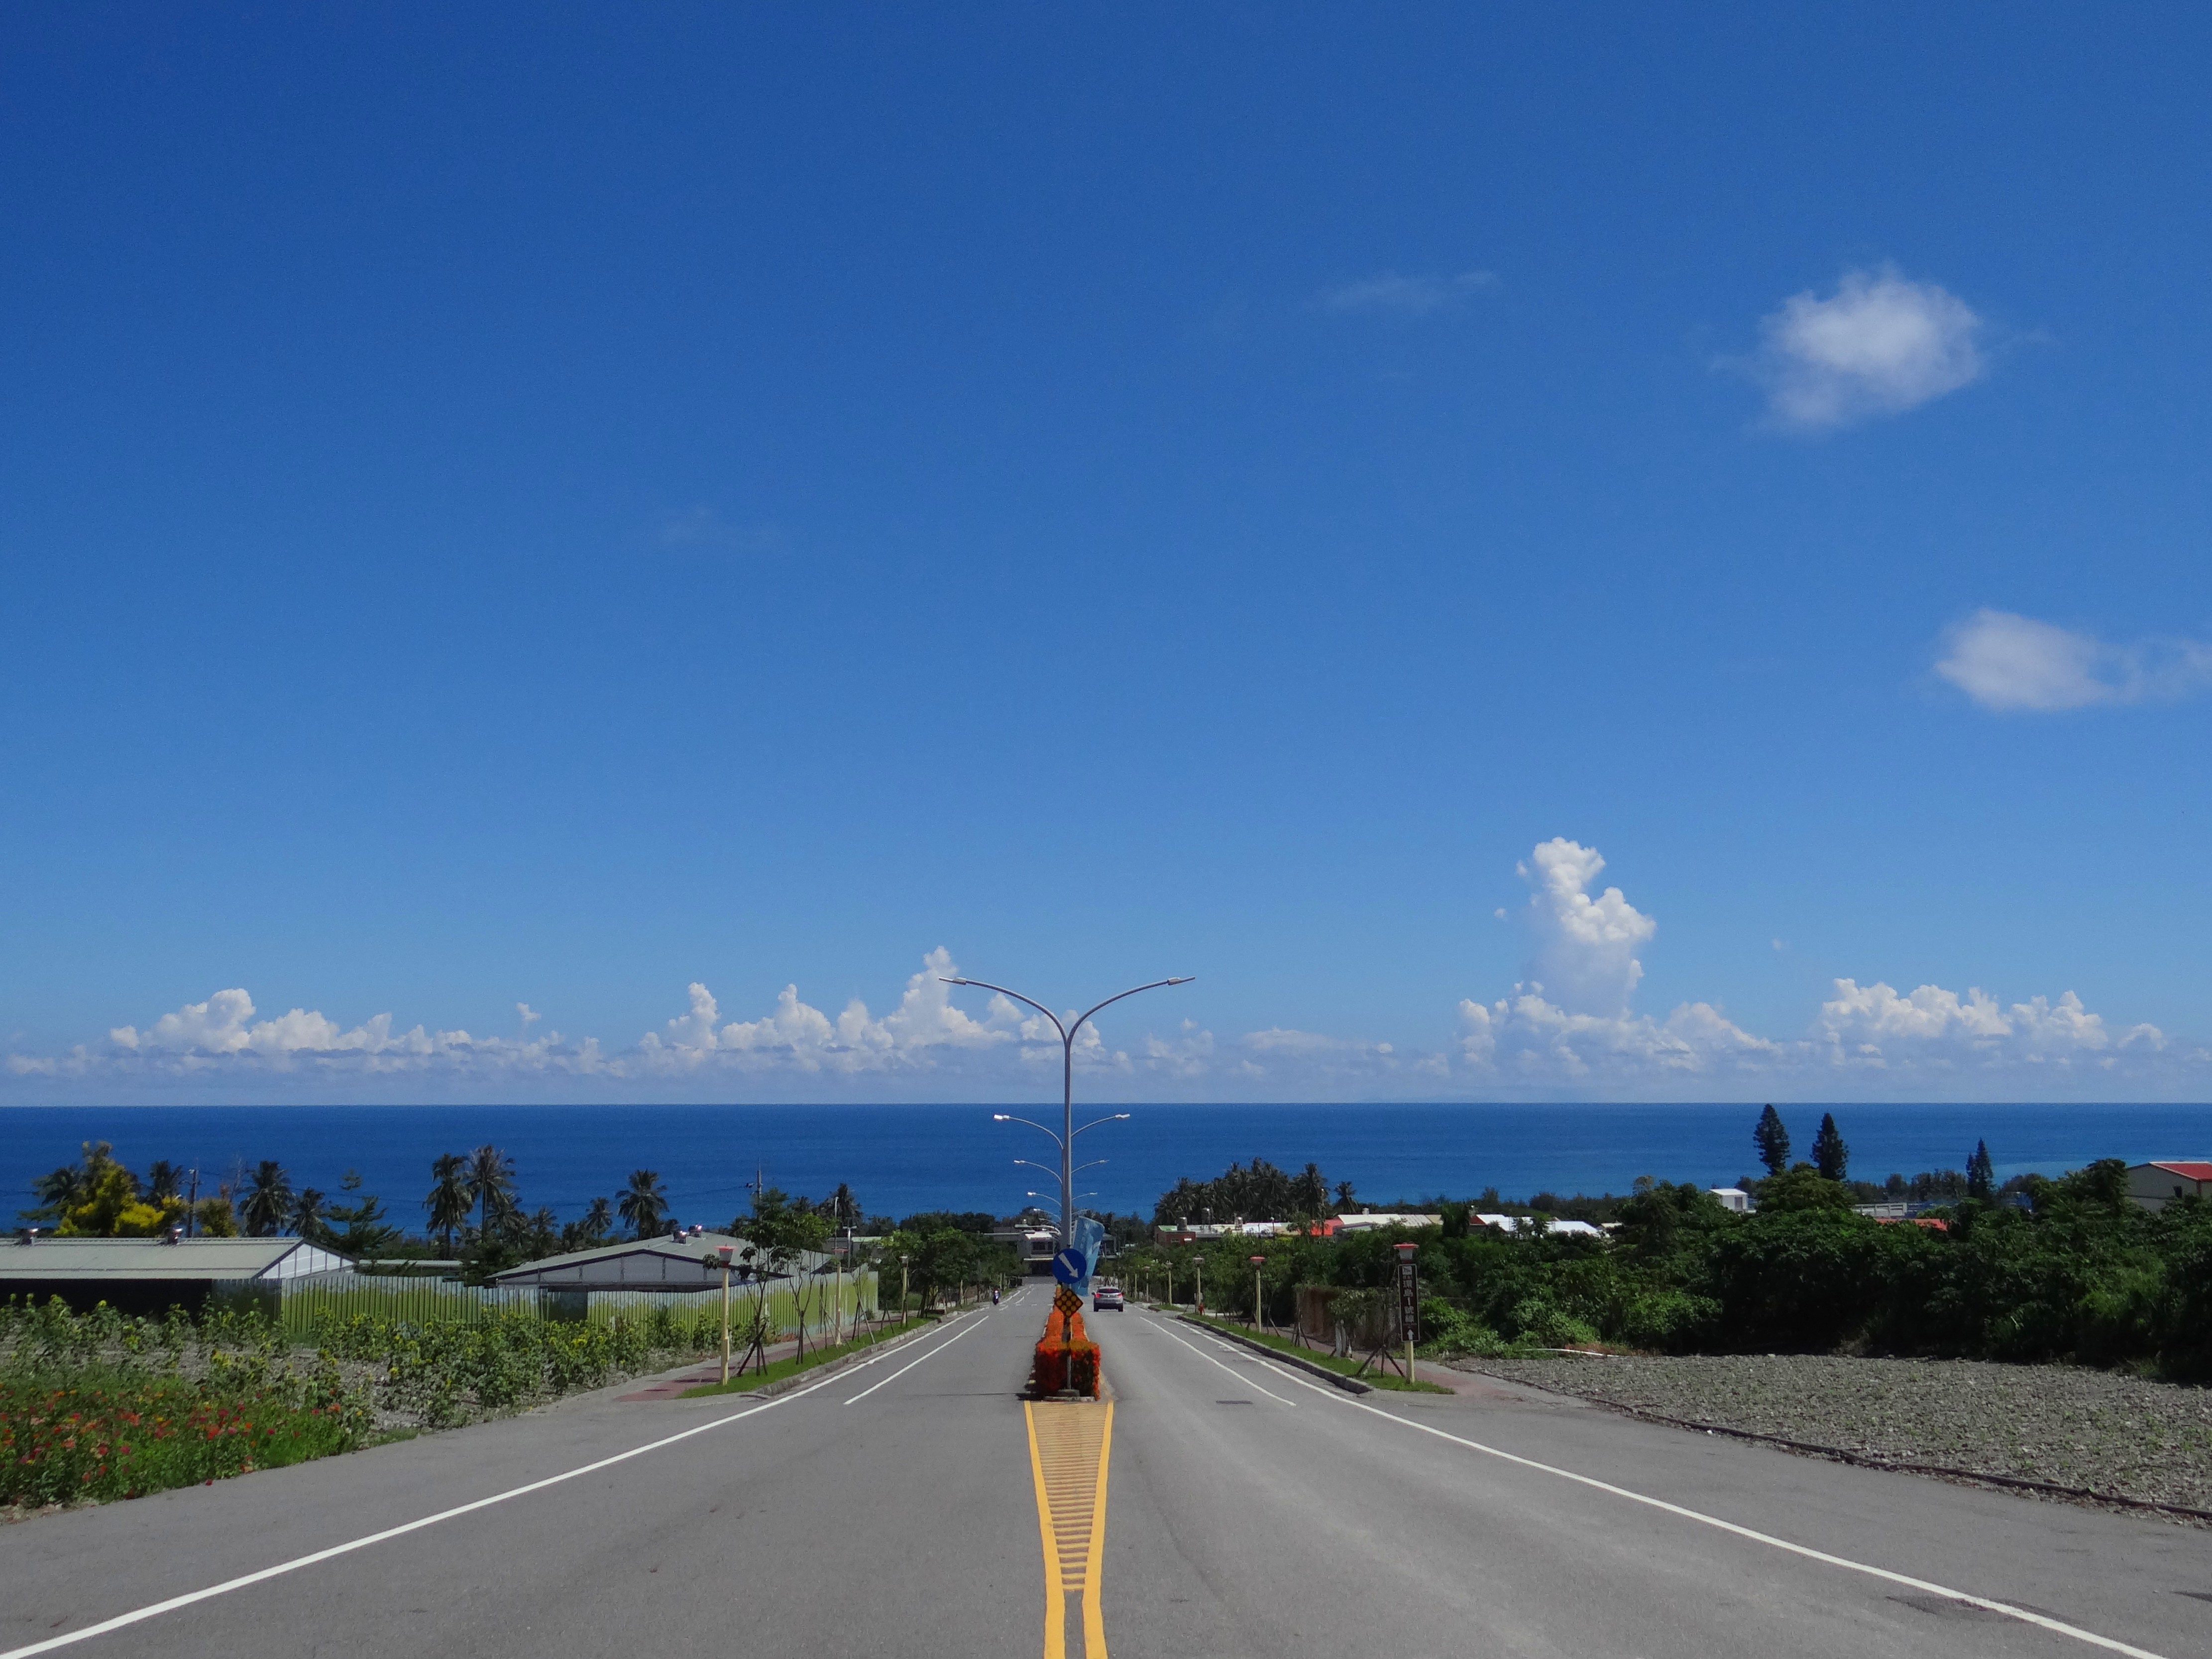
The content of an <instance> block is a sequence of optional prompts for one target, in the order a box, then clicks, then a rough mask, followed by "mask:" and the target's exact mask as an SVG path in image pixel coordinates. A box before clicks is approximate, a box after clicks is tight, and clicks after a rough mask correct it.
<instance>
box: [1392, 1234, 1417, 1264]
mask: <svg viewBox="0 0 2212 1659" xmlns="http://www.w3.org/2000/svg"><path fill="white" fill-rule="evenodd" d="M1394 1248H1395V1249H1396V1250H1397V1252H1398V1260H1399V1261H1412V1260H1413V1252H1414V1251H1416V1250H1418V1249H1420V1248H1421V1247H1420V1246H1419V1245H1418V1244H1416V1243H1413V1240H1411V1239H1407V1241H1406V1242H1405V1243H1402V1244H1399V1245H1396V1246H1395V1247H1394Z"/></svg>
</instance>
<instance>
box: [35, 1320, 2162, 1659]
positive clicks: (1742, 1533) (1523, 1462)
mask: <svg viewBox="0 0 2212 1659" xmlns="http://www.w3.org/2000/svg"><path fill="white" fill-rule="evenodd" d="M1259 1363H1260V1364H1262V1365H1265V1366H1266V1367H1267V1370H1271V1371H1273V1372H1275V1373H1276V1374H1277V1375H1278V1376H1281V1377H1283V1378H1284V1379H1285V1381H1286V1382H1291V1383H1297V1384H1298V1386H1299V1387H1301V1388H1306V1389H1313V1390H1314V1391H1315V1392H1316V1394H1323V1395H1333V1396H1334V1398H1335V1400H1336V1401H1337V1403H1339V1404H1340V1405H1345V1406H1350V1407H1352V1408H1353V1409H1355V1410H1358V1411H1363V1412H1365V1413H1368V1414H1369V1415H1370V1416H1372V1417H1379V1418H1381V1419H1383V1420H1384V1421H1385V1422H1389V1423H1395V1424H1397V1425H1399V1426H1400V1427H1401V1428H1407V1429H1419V1431H1421V1432H1422V1433H1423V1434H1432V1435H1434V1436H1436V1437H1437V1439H1439V1440H1449V1441H1450V1442H1451V1443H1453V1444H1454V1445H1457V1446H1465V1447H1468V1448H1469V1449H1471V1450H1474V1451H1479V1452H1481V1453H1483V1454H1484V1455H1486V1456H1489V1457H1495V1458H1499V1459H1501V1460H1503V1461H1504V1462H1508V1463H1517V1464H1519V1465H1520V1466H1521V1467H1522V1468H1524V1469H1534V1470H1537V1471H1538V1472H1540V1473H1541V1474H1555V1475H1557V1476H1559V1479H1560V1480H1571V1481H1573V1482H1575V1483H1576V1484H1577V1486H1589V1487H1592V1488H1594V1489H1595V1490H1596V1491H1598V1492H1610V1493H1612V1494H1613V1496H1614V1497H1615V1498H1627V1499H1628V1500H1629V1501H1630V1502H1631V1503H1632V1504H1644V1505H1645V1506H1646V1507H1648V1508H1650V1509H1655V1510H1664V1511H1666V1513H1668V1515H1679V1516H1681V1517H1682V1518H1683V1519H1684V1520H1685V1521H1696V1522H1701V1523H1702V1524H1704V1525H1705V1526H1708V1527H1713V1528H1717V1529H1718V1530H1720V1531H1722V1532H1725V1533H1733V1534H1735V1536H1737V1537H1738V1538H1747V1539H1749V1540H1750V1541H1752V1542H1753V1543H1754V1544H1765V1545H1767V1546H1769V1547H1771V1548H1774V1549H1778V1550H1784V1551H1786V1552H1788V1553H1790V1554H1791V1555H1802V1556H1803V1557H1804V1558H1805V1559H1807V1560H1808V1561H1819V1562H1822V1563H1824V1564H1826V1565H1828V1566H1832V1567H1842V1568H1844V1569H1845V1570H1847V1571H1851V1572H1863V1573H1864V1574H1866V1576H1867V1577H1869V1578H1879V1579H1881V1580H1883V1581H1884V1582H1885V1583H1892V1584H1902V1585H1904V1586H1905V1588H1906V1589H1917V1590H1925V1591H1926V1592H1928V1593H1929V1595H1940V1596H1942V1597H1943V1598H1944V1599H1945V1600H1947V1601H1964V1602H1966V1604H1967V1605H1968V1606H1969V1607H1981V1608H1983V1609H1984V1610H1985V1611H1987V1612H1990V1613H2002V1614H2004V1616H2005V1617H2006V1618H2008V1619H2017V1620H2020V1621H2021V1623H2022V1624H2023V1625H2034V1626H2039V1628H2041V1629H2044V1630H2047V1631H2051V1632H2055V1633H2057V1635H2060V1636H2070V1637H2072V1638H2074V1639H2075V1641H2077V1642H2086V1643H2087V1644H2089V1645H2090V1646H2091V1647H2093V1648H2103V1649H2105V1650H2106V1651H2108V1652H2112V1653H2124V1654H2127V1655H2129V1656H2130V1659H2166V1656H2164V1655H2163V1654H2158V1653H2154V1652H2152V1651H2151V1650H2149V1649H2148V1648H2138V1647H2133V1646H2130V1644H2127V1643H2125V1642H2122V1641H2119V1640H2118V1639H2117V1638H2113V1637H2110V1636H2100V1635H2099V1634H2098V1633H2097V1632H2095V1631H2093V1630H2083V1629H2082V1628H2081V1626H2079V1625H2069V1624H2067V1623H2066V1622H2065V1621H2064V1620H2058V1619H2053V1618H2051V1617H2049V1616H2048V1615H2047V1614H2045V1613H2031V1612H2030V1611H2028V1609H2027V1608H2026V1607H2015V1606H2014V1605H2013V1604H2012V1603H2011V1602H2009V1601H1991V1600H1990V1598H1989V1597H1988V1596H1986V1595H1972V1594H1970V1593H1969V1592H1967V1591H1966V1590H1958V1589H1952V1588H1951V1587H1950V1586H1949V1585H1948V1584H1938V1583H1933V1582H1932V1581H1930V1580H1929V1579H1926V1578H1915V1577H1911V1575H1910V1574H1907V1573H1902V1572H1892V1571H1890V1570H1889V1569H1888V1568H1887V1567H1876V1566H1870V1565H1868V1564H1867V1563H1866V1562H1864V1561H1854V1560H1852V1559H1850V1557H1848V1556H1843V1555H1831V1554H1829V1553H1828V1552H1827V1551H1826V1550H1816V1549H1814V1548H1813V1547H1812V1546H1810V1545H1809V1544H1793V1543H1791V1542H1790V1541H1789V1540H1788V1539H1786V1538H1777V1537H1776V1536H1775V1535H1774V1534H1771V1533H1765V1532H1759V1531H1758V1530H1757V1529H1755V1528H1751V1527H1740V1526H1738V1525H1737V1524H1736V1523H1735V1522H1733V1521H1723V1520H1722V1519H1721V1518H1720V1516H1717V1515H1707V1514H1705V1512H1704V1511H1703V1510H1689V1509H1684V1508H1683V1507H1682V1506H1681V1505H1680V1504H1669V1503H1668V1502H1667V1500H1666V1499H1665V1498H1648V1497H1646V1496H1645V1495H1644V1493H1642V1492H1631V1491H1630V1490H1629V1489H1628V1488H1627V1487H1626V1486H1614V1485H1613V1483H1612V1482H1611V1481H1609V1480H1598V1479H1596V1478H1595V1476H1593V1475H1587V1474H1576V1473H1575V1472H1574V1471H1573V1470H1572V1469H1563V1468H1558V1467H1556V1466H1555V1465H1553V1464H1550V1463H1539V1462H1537V1461H1536V1460H1535V1459H1534V1458H1533V1457H1522V1456H1521V1455H1519V1454H1517V1453H1515V1452H1510V1451H1501V1450H1499V1449H1498V1448H1497V1447H1496V1446H1486V1445H1484V1444H1483V1443H1482V1442H1480V1440H1469V1439H1468V1438H1467V1437H1465V1436H1463V1435H1456V1434H1449V1433H1447V1432H1445V1431H1443V1430H1442V1429H1439V1428H1437V1427H1434V1426H1433V1425H1430V1424H1427V1423H1417V1422H1415V1421H1414V1420H1413V1419H1412V1418H1410V1417H1401V1416H1399V1415H1398V1413H1395V1412H1386V1411H1384V1410H1383V1408H1382V1407H1379V1406H1370V1405H1369V1404H1368V1403H1367V1402H1366V1401H1364V1400H1355V1399H1353V1398H1352V1396H1351V1395H1347V1394H1346V1393H1345V1392H1344V1390H1342V1389H1339V1388H1335V1387H1334V1386H1331V1385H1329V1384H1326V1383H1309V1382H1308V1381H1306V1379H1305V1378H1304V1377H1302V1376H1297V1374H1296V1373H1294V1372H1291V1371H1289V1370H1284V1369H1283V1367H1281V1366H1279V1365H1274V1364H1268V1362H1267V1361H1266V1360H1260V1361H1259ZM0 1659H13V1656H12V1655H9V1654H0Z"/></svg>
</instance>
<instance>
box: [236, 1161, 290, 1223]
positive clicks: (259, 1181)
mask: <svg viewBox="0 0 2212 1659" xmlns="http://www.w3.org/2000/svg"><path fill="white" fill-rule="evenodd" d="M291 1216H292V1182H291V1178H290V1177H289V1176H287V1175H286V1174H285V1173H284V1166H283V1164H279V1163H278V1162H277V1161H276V1159H275V1158H263V1159H262V1160H261V1162H260V1163H258V1164H255V1165H254V1166H253V1174H252V1176H250V1177H249V1178H248V1180H247V1182H246V1198H245V1200H244V1202H242V1203H240V1205H239V1206H238V1218H239V1221H240V1224H241V1225H243V1226H244V1227H245V1229H246V1237H248V1238H266V1237H269V1236H270V1234H272V1233H280V1232H282V1231H284V1224H285V1223H286V1222H287V1221H289V1220H290V1219H291Z"/></svg>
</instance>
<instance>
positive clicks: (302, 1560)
mask: <svg viewBox="0 0 2212 1659" xmlns="http://www.w3.org/2000/svg"><path fill="white" fill-rule="evenodd" d="M955 1340H957V1338H956V1339H955ZM834 1381H836V1378H835V1377H834V1376H825V1377H823V1379H822V1380H821V1381H820V1382H818V1383H808V1384H807V1385H806V1386H805V1388H803V1389H793V1390H792V1391H791V1392H790V1393H789V1394H786V1395H777V1396H776V1397H775V1399H774V1400H767V1401H762V1402H761V1403H760V1404H759V1405H757V1406H754V1407H750V1408H749V1409H747V1410H745V1411H741V1412H732V1413H731V1414H730V1415H729V1416H727V1417H718V1418H716V1419H714V1421H713V1422H711V1423H702V1424H700V1425H698V1426H697V1427H696V1428H690V1429H685V1430H684V1431H682V1432H681V1433H680V1434H671V1435H668V1436H666V1437H664V1438H662V1439H659V1440H652V1441H647V1443H645V1444H644V1445H642V1446H633V1447H631V1448H630V1449H629V1450H628V1451H624V1452H617V1453H616V1454H615V1455H613V1456H612V1457H602V1458H600V1459H599V1461H598V1462H592V1463H586V1464H583V1465H581V1466H580V1467H579V1468H573V1469H568V1470H564V1471H563V1472H562V1473H561V1474H549V1475H547V1476H546V1477H545V1479H544V1480H532V1481H531V1482H530V1483H529V1484H528V1485H527V1486H515V1487H513V1488H510V1489H509V1490H508V1491H506V1492H495V1493H494V1494H493V1495H492V1496H491V1497H489V1498H477V1500H476V1501H475V1502H473V1503H470V1504H457V1505H455V1506H454V1507H453V1508H452V1509H450V1510H439V1511H438V1513H437V1514H435V1515H426V1516H422V1519H420V1520H418V1521H407V1522H402V1523H401V1524H400V1525H398V1526H396V1527H386V1528H385V1529H384V1530H383V1531H382V1532H373V1533H370V1534H368V1535H367V1536H366V1537H362V1538H355V1539H351V1540H349V1541H347V1542H345V1543H343V1544H333V1545H331V1547H329V1548H328V1549H322V1550H316V1551H314V1552H313V1553H311V1554H307V1555H301V1556H296V1557H295V1558H294V1559H291V1560H289V1561H280V1562H278V1563H277V1564H276V1565H275V1566H273V1567H264V1568H262V1569H261V1570H260V1571H258V1572H249V1573H245V1574H242V1575H240V1577H236V1578H226V1579H224V1580H223V1581H222V1583H220V1584H210V1585H209V1586H208V1587H207V1588H206V1589H196V1590H190V1591H187V1592H186V1593H185V1595H173V1596H171V1597H170V1598H169V1599H168V1600H167V1601H155V1602H154V1603H152V1604H151V1605H150V1606H148V1607H137V1608H134V1609H132V1610H131V1612H129V1613H118V1614H116V1615H115V1617H114V1618H112V1619H103V1620H100V1623H98V1624H96V1625H87V1626H85V1627H84V1628H83V1629H82V1630H73V1631H70V1632H66V1633H65V1634H63V1635H60V1636H50V1637H48V1638H46V1640H45V1641H43V1642H33V1643H32V1644H30V1645H29V1646H28V1647H22V1648H10V1649H9V1650H7V1651H6V1652H5V1653H0V1659H30V1656H31V1655H33V1654H34V1653H52V1651H53V1650H55V1649H56V1648H65V1647H68V1646H70V1644H72V1643H76V1642H83V1641H88V1640H89V1639H90V1638H93V1637H95V1636H105V1635H106V1633H107V1632H110V1631H112V1630H121V1629H123V1628H125V1626H130V1625H137V1624H143V1622H144V1621H145V1620H149V1619H153V1618H155V1617H158V1616H159V1615H160V1614H161V1613H173V1612H175V1611H176V1610H177V1609H178V1608H179V1607H190V1606H191V1605H192V1603H194V1602H195V1601H207V1600H209V1599H210V1598H211V1597H214V1596H217V1595H228V1594H229V1593H230V1592H231V1591H232V1590H234V1589H245V1588H246V1586H247V1585H248V1584H258V1583H262V1582H263V1581H264V1580H265V1579H270V1578H277V1577H283V1575H284V1574H285V1573H288V1572H297V1571H299V1570H300V1569H301V1567H312V1566H313V1565H315V1564H316V1563H317V1562H319V1561H328V1560H331V1559H334V1558H336V1557H337V1556H341V1555H350V1554H352V1553H353V1552H354V1551H356V1550H365V1549H367V1548H368V1547H369V1546H370V1545H372V1544H381V1543H384V1542H385V1541H386V1540H389V1539H393V1538H398V1537H403V1536H404V1535H405V1534H408V1533H410V1532H420V1531H421V1530H422V1528H425V1527H435V1526H436V1525H437V1524H438V1523H439V1522H441V1521H451V1520H453V1518H454V1517H455V1516H462V1515H470V1514H473V1513H474V1512H475V1511H477V1510H483V1509H489V1508H490V1507H491V1506H492V1505H493V1504H504V1503H505V1502H507V1499H508V1498H521V1497H525V1496H526V1495H527V1494H529V1493H531V1492H543V1491H544V1490H545V1488H546V1487H548V1486H559V1485H560V1484H561V1483H562V1481H564V1480H574V1479H575V1478H576V1477H577V1476H578V1475H580V1474H593V1473H595V1472H596V1471H598V1470H599V1469H604V1468H612V1467H613V1466H614V1465H615V1464H617V1463H627V1462H629V1460H630V1459H631V1458H633V1457H642V1456H644V1455H645V1454H646V1453H647V1452H649V1451H659V1449H661V1448H662V1447H663V1446H672V1445H674V1444H676V1443H677V1442H678V1441H679V1440H689V1439H690V1438H691V1437H693V1436H694V1435H701V1434H705V1433H707V1432H708V1431H710V1430H714V1429H719V1428H723V1427H726V1425H729V1424H732V1423H742V1422H744V1420H745V1419H747V1418H748V1417H758V1416H759V1415H760V1414H761V1413H763V1412H767V1411H774V1410H775V1408H776V1407H778V1406H782V1405H787V1404H789V1403H790V1402H791V1401H794V1400H802V1399H804V1398H805V1396H806V1395H810V1394H812V1393H813V1392H814V1391H815V1389H825V1388H827V1387H829V1384H830V1383H832V1382H834Z"/></svg>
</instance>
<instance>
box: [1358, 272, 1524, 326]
mask: <svg viewBox="0 0 2212 1659" xmlns="http://www.w3.org/2000/svg"><path fill="white" fill-rule="evenodd" d="M1497 281H1498V278H1497V276H1495V275H1493V274H1492V272H1490V271H1487V270H1463V271H1461V272H1460V273H1459V274H1458V275H1457V276H1399V275H1398V274H1397V273H1395V271H1387V270H1386V271H1384V272H1383V274H1382V275H1381V276H1364V277H1362V278H1361V279H1360V280H1359V281H1358V282H1356V283H1344V284H1342V285H1341V286H1340V287H1337V288H1332V289H1323V290H1322V292H1321V293H1320V294H1318V295H1316V296H1315V299H1314V303H1315V304H1316V305H1317V306H1319V307H1321V308H1322V310H1324V311H1342V312H1364V313H1370V314H1382V315H1386V316H1394V317H1426V316H1429V315H1431V314H1432V313H1436V312H1439V311H1442V310H1443V309H1444V308H1445V307H1448V306H1452V305H1456V304H1457V303H1458V302H1459V301H1462V300H1463V299H1465V298H1467V296H1468V295H1471V294H1476V293H1480V291H1481V290H1482V289H1486V288H1489V287H1492V285H1494V284H1495V283H1497Z"/></svg>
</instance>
